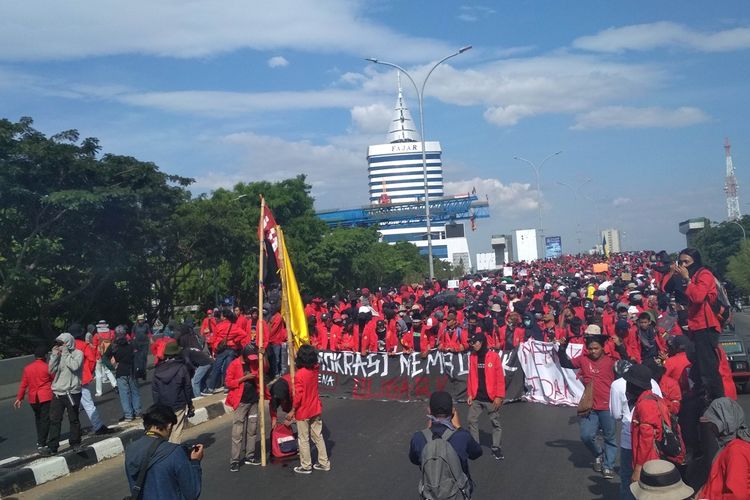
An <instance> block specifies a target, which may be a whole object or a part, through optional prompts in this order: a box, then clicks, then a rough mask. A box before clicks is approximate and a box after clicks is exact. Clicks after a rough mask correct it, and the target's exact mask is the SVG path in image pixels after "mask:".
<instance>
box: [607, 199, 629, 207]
mask: <svg viewBox="0 0 750 500" xmlns="http://www.w3.org/2000/svg"><path fill="white" fill-rule="evenodd" d="M632 202H633V200H631V199H630V198H625V197H620V198H615V199H614V200H612V206H613V207H622V206H625V205H630V204H631V203H632Z"/></svg>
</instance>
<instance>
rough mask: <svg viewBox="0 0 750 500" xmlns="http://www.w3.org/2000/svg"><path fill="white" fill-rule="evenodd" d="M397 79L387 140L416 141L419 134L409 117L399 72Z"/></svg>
mask: <svg viewBox="0 0 750 500" xmlns="http://www.w3.org/2000/svg"><path fill="white" fill-rule="evenodd" d="M396 75H397V79H398V98H397V99H396V108H395V109H394V113H393V118H392V119H391V126H390V128H389V129H388V142H390V143H395V142H417V141H419V134H418V133H417V131H416V129H415V128H414V122H413V121H412V119H411V113H409V108H407V107H406V103H405V102H404V93H403V91H402V89H401V72H400V71H399V72H397V73H396Z"/></svg>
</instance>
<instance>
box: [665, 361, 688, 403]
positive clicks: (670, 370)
mask: <svg viewBox="0 0 750 500" xmlns="http://www.w3.org/2000/svg"><path fill="white" fill-rule="evenodd" d="M690 366H691V363H690V361H689V360H688V357H687V354H686V353H684V352H678V353H677V354H675V355H674V356H670V357H668V358H667V360H666V361H664V368H666V369H667V371H666V373H664V376H665V377H669V378H671V379H673V380H676V381H677V383H678V384H679V385H680V390H681V391H682V392H683V393H685V392H687V391H688V390H690V382H689V380H688V373H687V369H688V368H690Z"/></svg>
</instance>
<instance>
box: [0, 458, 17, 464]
mask: <svg viewBox="0 0 750 500" xmlns="http://www.w3.org/2000/svg"><path fill="white" fill-rule="evenodd" d="M16 460H21V457H8V458H5V459H3V460H0V465H5V464H9V463H11V462H15V461H16Z"/></svg>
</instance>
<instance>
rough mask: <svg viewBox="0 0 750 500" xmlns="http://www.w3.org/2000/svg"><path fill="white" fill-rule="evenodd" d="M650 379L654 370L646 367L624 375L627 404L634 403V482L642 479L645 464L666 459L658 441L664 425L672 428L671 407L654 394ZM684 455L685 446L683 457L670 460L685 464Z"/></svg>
mask: <svg viewBox="0 0 750 500" xmlns="http://www.w3.org/2000/svg"><path fill="white" fill-rule="evenodd" d="M651 376H652V373H651V370H649V369H648V368H647V367H646V366H644V365H633V366H632V367H631V368H630V369H629V370H628V371H626V372H625V374H624V375H623V378H625V381H626V382H627V386H626V387H627V388H626V394H627V398H628V401H629V402H630V401H634V402H635V405H634V409H633V418H632V421H631V427H630V430H631V442H632V446H633V477H632V480H633V481H638V480H639V479H640V477H641V469H643V464H645V463H646V462H648V461H649V460H659V459H660V458H664V459H666V458H667V457H661V456H660V455H659V449H658V448H657V446H656V442H657V441H661V439H662V435H663V430H662V429H663V427H662V425H668V426H669V425H670V422H671V420H670V416H669V406H668V403H667V402H666V401H665V400H664V399H662V398H660V397H659V396H657V395H656V394H654V393H653V392H652V391H651ZM672 430H673V432H674V433H675V434H676V435H678V436H679V435H680V432H679V429H672ZM684 453H685V451H684V446H683V449H682V454H681V456H680V457H671V458H672V459H674V460H676V462H677V463H682V460H683V459H684Z"/></svg>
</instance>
